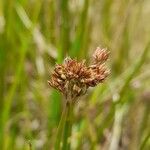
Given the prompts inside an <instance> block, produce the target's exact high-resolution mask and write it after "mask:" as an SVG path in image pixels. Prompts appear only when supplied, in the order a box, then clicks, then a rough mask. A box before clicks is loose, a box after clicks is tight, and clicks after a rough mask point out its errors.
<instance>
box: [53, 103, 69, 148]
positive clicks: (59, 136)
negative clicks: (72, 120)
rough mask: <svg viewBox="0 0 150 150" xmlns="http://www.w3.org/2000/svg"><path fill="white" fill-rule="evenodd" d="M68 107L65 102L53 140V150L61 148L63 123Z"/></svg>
mask: <svg viewBox="0 0 150 150" xmlns="http://www.w3.org/2000/svg"><path fill="white" fill-rule="evenodd" d="M68 110H69V107H68V105H67V103H66V105H65V108H64V110H63V112H62V115H61V119H60V122H59V125H58V128H57V136H56V141H55V150H59V149H60V148H61V139H62V135H63V130H64V125H65V122H66V118H67V114H68Z"/></svg>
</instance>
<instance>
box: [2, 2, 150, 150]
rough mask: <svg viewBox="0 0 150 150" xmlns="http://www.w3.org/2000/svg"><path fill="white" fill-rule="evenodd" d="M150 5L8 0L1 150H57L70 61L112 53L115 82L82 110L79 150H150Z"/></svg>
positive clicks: (74, 143) (77, 125) (86, 100)
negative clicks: (62, 86) (56, 83)
mask: <svg viewBox="0 0 150 150" xmlns="http://www.w3.org/2000/svg"><path fill="white" fill-rule="evenodd" d="M149 41H150V1H149V0H0V150H29V149H31V148H30V147H32V149H33V150H49V149H53V143H54V140H55V136H56V129H57V126H58V122H59V119H60V115H61V112H62V109H63V101H64V99H63V97H62V95H61V94H59V93H58V92H57V91H55V90H53V89H51V88H50V87H49V86H48V84H47V80H49V78H50V72H51V71H52V69H53V68H54V65H55V63H56V62H57V63H61V62H62V61H63V59H64V57H66V56H68V55H69V56H71V57H72V58H77V59H78V60H82V59H86V60H87V62H89V61H90V56H91V55H92V53H93V52H94V50H95V49H96V47H97V46H101V47H107V48H108V49H109V50H110V52H111V56H110V60H109V62H108V65H109V67H110V68H111V75H110V76H109V78H108V79H107V81H106V82H105V83H104V84H101V85H99V86H97V87H96V88H94V89H90V90H89V91H88V94H86V95H85V96H83V97H81V99H80V100H79V102H78V103H77V104H76V107H75V110H74V111H75V120H74V125H73V131H72V137H71V149H72V150H149V149H150V53H149V51H150V48H149V47H150V42H149Z"/></svg>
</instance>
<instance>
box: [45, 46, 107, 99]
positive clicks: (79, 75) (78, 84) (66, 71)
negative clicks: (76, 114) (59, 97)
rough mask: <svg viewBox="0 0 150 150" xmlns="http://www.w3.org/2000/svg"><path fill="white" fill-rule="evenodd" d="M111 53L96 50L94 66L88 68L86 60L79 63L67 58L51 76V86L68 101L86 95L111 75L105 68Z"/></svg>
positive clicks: (104, 50)
mask: <svg viewBox="0 0 150 150" xmlns="http://www.w3.org/2000/svg"><path fill="white" fill-rule="evenodd" d="M108 56H109V53H108V52H107V50H106V49H100V48H99V47H98V48H97V49H96V51H95V53H94V55H93V58H94V60H93V64H92V65H89V66H87V65H86V64H85V60H83V61H81V62H78V61H77V60H76V59H71V58H70V57H67V58H66V59H65V60H64V63H63V64H57V65H56V66H55V68H54V72H53V73H52V75H51V79H50V81H48V83H49V85H50V86H51V87H53V88H55V89H57V90H59V91H60V92H62V93H63V95H64V96H65V97H66V98H67V99H73V100H74V99H76V98H77V97H79V96H81V95H84V94H85V93H86V91H87V89H88V88H89V87H94V86H96V85H97V84H99V83H101V82H103V80H104V79H105V78H106V77H107V76H108V75H109V70H108V69H107V68H106V66H105V61H106V60H107V59H108Z"/></svg>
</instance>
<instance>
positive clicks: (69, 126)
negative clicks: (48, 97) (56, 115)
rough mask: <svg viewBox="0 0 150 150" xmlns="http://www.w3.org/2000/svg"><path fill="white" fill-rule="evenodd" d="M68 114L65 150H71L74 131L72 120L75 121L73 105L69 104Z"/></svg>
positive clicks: (64, 140) (65, 130)
mask: <svg viewBox="0 0 150 150" xmlns="http://www.w3.org/2000/svg"><path fill="white" fill-rule="evenodd" d="M67 106H68V114H67V119H66V123H65V128H64V136H63V148H62V149H63V150H70V140H69V138H70V137H71V131H72V120H73V104H72V103H69V104H68V105H67Z"/></svg>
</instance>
